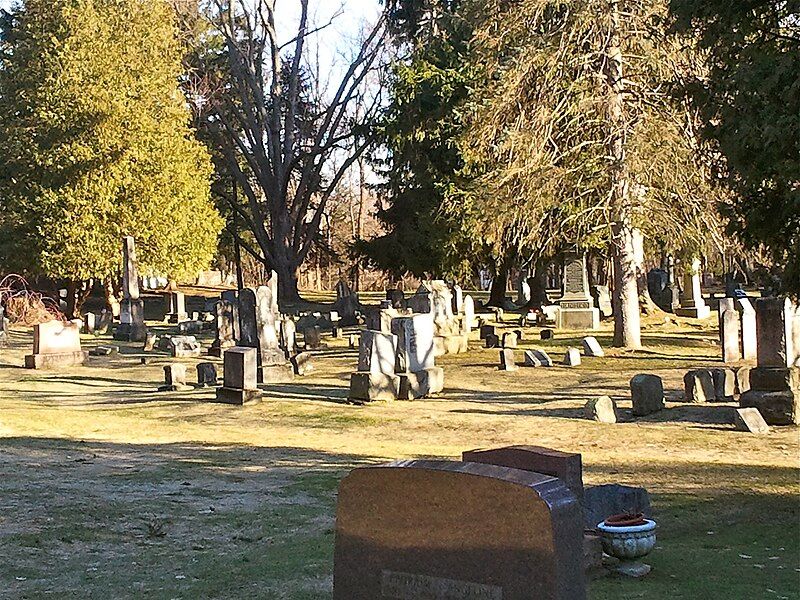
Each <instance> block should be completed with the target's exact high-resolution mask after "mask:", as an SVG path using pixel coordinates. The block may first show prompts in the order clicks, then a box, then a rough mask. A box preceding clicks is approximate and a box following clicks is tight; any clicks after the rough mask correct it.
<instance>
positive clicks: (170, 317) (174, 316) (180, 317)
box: [164, 313, 189, 325]
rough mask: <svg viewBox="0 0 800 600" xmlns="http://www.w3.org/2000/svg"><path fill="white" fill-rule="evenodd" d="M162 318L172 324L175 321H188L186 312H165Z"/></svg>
mask: <svg viewBox="0 0 800 600" xmlns="http://www.w3.org/2000/svg"><path fill="white" fill-rule="evenodd" d="M164 320H165V321H166V322H167V323H170V324H172V325H174V324H176V323H181V322H183V321H188V320H189V315H188V314H187V313H167V314H166V315H165V317H164Z"/></svg>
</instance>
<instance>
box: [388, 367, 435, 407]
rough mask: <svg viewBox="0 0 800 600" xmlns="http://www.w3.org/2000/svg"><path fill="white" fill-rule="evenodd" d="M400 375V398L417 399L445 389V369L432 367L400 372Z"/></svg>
mask: <svg viewBox="0 0 800 600" xmlns="http://www.w3.org/2000/svg"><path fill="white" fill-rule="evenodd" d="M398 376H399V377H400V392H399V393H398V396H397V397H398V399H400V400H416V399H418V398H425V397H427V396H430V395H432V394H438V393H439V392H441V391H442V390H443V389H444V369H442V368H441V367H430V368H428V369H423V370H421V371H416V372H414V371H409V372H405V373H398Z"/></svg>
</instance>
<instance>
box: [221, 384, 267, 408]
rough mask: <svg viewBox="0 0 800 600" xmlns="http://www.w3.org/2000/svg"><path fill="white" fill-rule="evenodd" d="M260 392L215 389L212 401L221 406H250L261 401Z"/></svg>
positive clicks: (224, 388)
mask: <svg viewBox="0 0 800 600" xmlns="http://www.w3.org/2000/svg"><path fill="white" fill-rule="evenodd" d="M261 396H262V393H261V390H258V389H256V390H245V389H239V388H228V387H221V388H217V391H216V394H215V396H214V399H215V401H216V402H220V403H222V404H238V405H244V404H251V403H253V402H259V401H260V400H261Z"/></svg>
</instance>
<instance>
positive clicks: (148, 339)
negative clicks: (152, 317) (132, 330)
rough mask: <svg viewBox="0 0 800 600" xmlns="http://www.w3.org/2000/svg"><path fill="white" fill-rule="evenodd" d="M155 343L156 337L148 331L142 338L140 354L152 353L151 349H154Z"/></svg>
mask: <svg viewBox="0 0 800 600" xmlns="http://www.w3.org/2000/svg"><path fill="white" fill-rule="evenodd" d="M157 341H158V336H157V335H156V334H155V333H153V332H151V331H148V332H147V335H146V336H145V338H144V343H143V344H142V352H152V351H153V348H155V347H156V342H157Z"/></svg>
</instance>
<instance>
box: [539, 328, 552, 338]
mask: <svg viewBox="0 0 800 600" xmlns="http://www.w3.org/2000/svg"><path fill="white" fill-rule="evenodd" d="M539 336H540V337H541V338H542V339H543V340H552V339H553V337H554V332H553V330H552V329H542V331H541V333H540V334H539Z"/></svg>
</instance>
